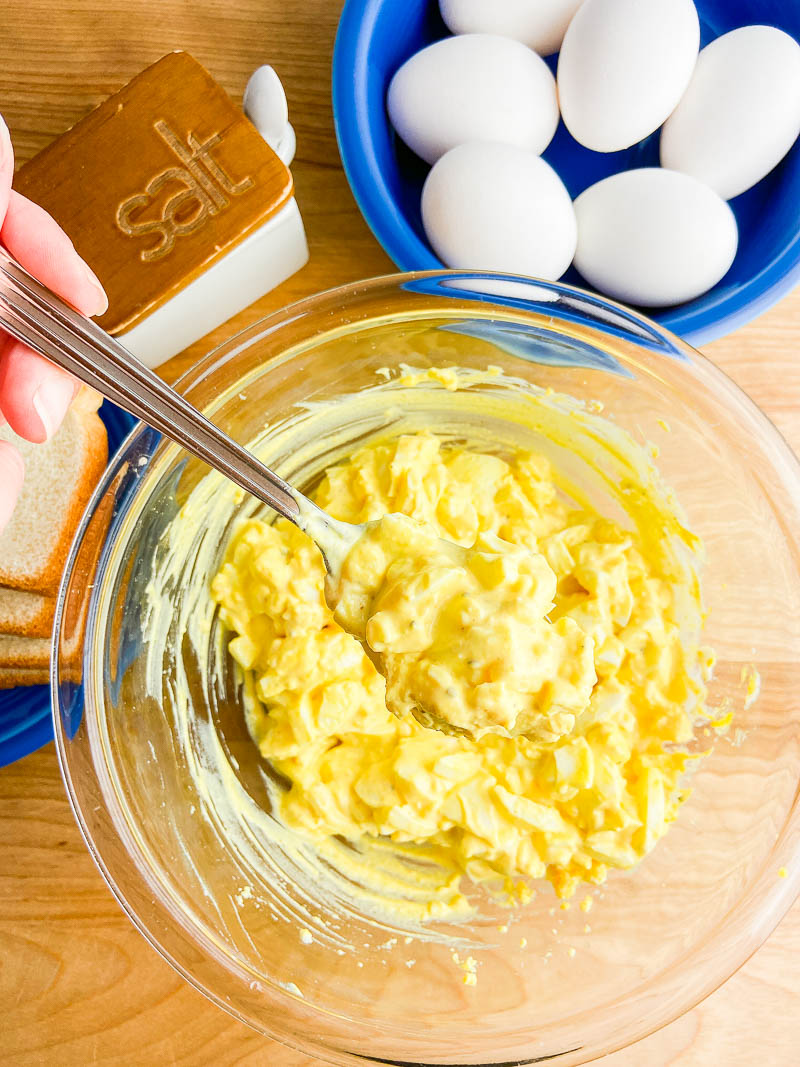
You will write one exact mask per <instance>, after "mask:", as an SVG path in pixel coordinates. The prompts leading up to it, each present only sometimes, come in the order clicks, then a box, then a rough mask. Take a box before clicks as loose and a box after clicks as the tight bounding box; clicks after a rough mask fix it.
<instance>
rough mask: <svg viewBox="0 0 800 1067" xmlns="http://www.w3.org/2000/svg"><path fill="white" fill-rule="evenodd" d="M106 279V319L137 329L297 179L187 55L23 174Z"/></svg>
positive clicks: (267, 213) (25, 186) (285, 196)
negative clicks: (294, 178) (139, 324)
mask: <svg viewBox="0 0 800 1067" xmlns="http://www.w3.org/2000/svg"><path fill="white" fill-rule="evenodd" d="M14 187H15V188H16V189H17V190H18V191H19V192H20V193H22V194H23V195H24V196H27V197H29V198H30V199H31V200H34V201H35V202H36V203H38V204H40V205H41V206H42V207H44V208H45V209H46V210H47V211H49V212H50V214H51V215H53V216H54V218H55V219H56V220H57V221H58V222H59V223H60V225H61V226H62V227H63V228H64V230H65V231H66V232H67V233H68V234H69V236H70V237H71V238H72V240H73V242H74V244H75V247H76V248H77V250H78V252H79V253H80V254H81V256H83V258H84V259H85V260H86V261H87V263H89V265H90V266H91V267H92V269H93V270H94V271H95V273H96V274H97V276H98V277H99V278H100V281H101V282H102V283H103V285H104V286H105V289H106V292H107V293H108V298H109V309H108V311H107V313H106V314H105V315H104V316H103V317H102V318H101V319H100V320H99V321H100V323H101V325H102V326H103V327H104V328H105V329H106V330H107V331H108V332H109V333H112V334H118V333H123V332H124V331H126V330H129V329H131V328H132V327H133V326H135V325H136V324H137V323H138V322H140V321H141V320H142V319H144V318H146V317H147V316H148V315H150V314H151V313H152V312H153V311H155V309H156V308H158V307H160V306H161V305H162V304H164V303H165V302H166V301H168V300H169V299H170V298H171V297H172V296H174V295H175V294H176V293H177V292H179V291H180V290H181V289H183V288H184V287H185V286H186V285H187V284H188V283H189V282H191V281H192V280H194V279H195V278H196V277H197V276H198V275H200V274H202V273H203V272H204V271H205V270H207V269H208V268H209V267H210V266H211V265H212V264H214V263H216V262H217V261H218V260H219V259H221V258H222V257H223V256H225V255H226V253H228V252H229V251H231V249H233V248H234V247H235V246H236V245H237V244H239V243H240V242H241V241H242V240H244V238H245V237H247V236H248V234H250V233H251V232H252V231H253V230H255V229H257V228H258V227H260V226H261V225H263V224H264V223H265V222H266V221H267V220H268V219H269V218H271V217H272V216H273V215H275V214H276V213H277V212H278V211H279V210H280V209H281V208H282V207H283V206H284V205H285V204H286V203H287V202H288V201H289V199H290V198H291V196H292V188H293V185H292V176H291V174H290V172H289V170H288V168H287V167H286V166H285V165H284V163H283V162H282V161H281V160H280V159H279V158H278V157H277V156H276V155H275V153H274V152H273V151H272V149H271V148H270V147H269V145H267V144H266V142H265V141H264V140H263V138H262V137H261V135H260V134H259V133H258V132H257V130H256V129H255V127H254V126H253V125H252V124H251V123H250V121H249V120H248V119H246V118H245V116H244V115H243V114H242V112H241V111H240V110H239V109H238V108H237V107H235V106H234V104H233V103H232V101H231V99H230V98H229V96H228V95H227V93H226V92H225V90H224V89H223V88H222V87H221V86H220V85H218V84H217V83H216V82H215V81H214V79H213V78H212V77H211V75H210V74H209V73H208V71H206V70H205V68H204V67H203V66H202V65H201V64H200V63H198V62H197V61H196V60H195V59H193V58H192V57H191V56H190V55H189V54H188V53H187V52H173V53H171V54H170V55H167V56H164V58H163V59H160V60H159V61H158V62H157V63H154V64H153V65H152V66H151V67H148V68H147V69H146V70H144V71H143V72H142V73H141V74H139V75H137V77H135V78H134V79H133V80H132V81H131V82H129V83H128V84H127V85H126V86H125V87H124V88H123V89H121V90H120V91H119V92H118V93H115V94H114V95H113V96H111V97H109V98H108V100H106V101H105V102H104V103H102V104H100V106H99V107H97V108H96V109H95V110H94V111H92V112H91V113H90V114H89V115H87V116H86V118H84V119H82V120H81V121H80V122H79V123H77V125H75V126H73V127H72V129H71V130H68V131H67V133H65V134H64V135H63V136H62V137H59V138H58V140H56V141H55V142H53V144H51V145H50V146H49V147H48V148H46V149H45V150H44V151H43V152H40V153H39V155H37V156H36V157H35V158H34V159H32V160H30V162H29V163H26V164H25V165H24V166H23V167H21V168H20V170H19V171H18V172H17V174H16V176H15V178H14Z"/></svg>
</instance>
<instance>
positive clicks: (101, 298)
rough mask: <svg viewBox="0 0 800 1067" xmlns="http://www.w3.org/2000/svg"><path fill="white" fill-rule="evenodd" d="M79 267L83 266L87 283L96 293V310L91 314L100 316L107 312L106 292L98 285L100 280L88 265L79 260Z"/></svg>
mask: <svg viewBox="0 0 800 1067" xmlns="http://www.w3.org/2000/svg"><path fill="white" fill-rule="evenodd" d="M81 265H82V266H83V270H84V273H85V275H86V280H87V282H88V283H89V284H90V285H91V287H92V288H93V289H94V290H95V292H96V293H97V310H96V311H95V312H94V313H93V314H95V315H102V314H103V313H104V312H105V311H107V310H108V297H107V296H106V291H105V289H104V288H103V286H102V285H101V284H100V279H99V278H98V277H97V275H96V274H95V272H94V271H93V270H92V268H91V267H90V266H89V264H88V263H86V262H85V260H81Z"/></svg>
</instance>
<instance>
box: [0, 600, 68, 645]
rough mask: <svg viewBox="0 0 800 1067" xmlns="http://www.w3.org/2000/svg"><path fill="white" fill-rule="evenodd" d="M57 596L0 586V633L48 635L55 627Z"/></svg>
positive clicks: (21, 635)
mask: <svg viewBox="0 0 800 1067" xmlns="http://www.w3.org/2000/svg"><path fill="white" fill-rule="evenodd" d="M55 613H56V598H55V597H54V596H40V595H39V593H25V592H22V591H20V590H19V589H5V588H0V634H18V635H19V636H20V637H47V636H49V634H50V632H51V631H52V629H53V617H54V616H55Z"/></svg>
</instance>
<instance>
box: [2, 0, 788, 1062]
mask: <svg viewBox="0 0 800 1067" xmlns="http://www.w3.org/2000/svg"><path fill="white" fill-rule="evenodd" d="M338 14H339V4H338V3H337V2H336V0H307V2H305V3H303V2H299V0H238V2H236V3H234V2H232V0H68V2H59V3H53V0H5V2H4V3H3V5H2V20H0V112H2V114H3V115H4V116H5V118H6V121H7V122H8V125H9V127H10V129H11V133H12V137H13V140H14V143H15V146H16V150H17V155H18V161H19V162H24V161H25V160H26V159H28V158H30V156H31V155H33V154H34V153H35V152H37V151H39V150H40V149H41V148H43V147H44V146H45V145H47V144H48V143H49V142H50V141H51V140H52V139H53V138H54V137H55V136H56V135H58V134H59V133H61V132H62V131H63V130H64V129H66V128H67V127H68V126H69V125H71V124H72V123H73V122H75V121H76V120H77V119H79V118H81V116H83V115H84V114H85V113H86V112H87V110H88V109H89V108H90V107H92V106H94V105H95V104H97V103H98V102H99V101H100V100H101V99H103V97H104V96H106V95H107V94H109V93H111V92H113V91H114V90H116V89H118V88H119V87H120V86H121V85H122V84H123V83H124V82H126V81H127V80H128V79H130V78H131V77H132V76H133V75H134V74H136V73H137V72H138V71H139V70H141V69H142V68H143V67H145V66H146V65H147V64H149V63H152V62H153V61H154V60H156V59H158V58H159V57H160V56H162V55H163V54H164V53H166V52H167V51H169V50H170V49H173V48H185V49H187V50H188V51H190V52H191V53H192V54H193V55H195V56H196V58H197V59H199V60H200V62H201V63H203V64H204V65H205V66H206V67H207V68H208V69H209V70H210V71H211V73H212V74H214V75H215V77H216V78H217V79H218V80H220V81H221V82H222V84H223V85H224V86H225V87H226V89H228V91H229V92H230V93H231V94H232V95H233V96H234V98H235V99H237V100H238V99H240V98H241V94H242V91H243V89H244V85H245V82H246V80H247V77H248V75H249V74H250V73H251V71H252V70H253V69H254V68H255V67H256V66H258V65H259V64H261V63H265V62H270V63H272V64H273V65H274V66H275V68H276V69H277V71H278V73H279V74H280V76H281V78H282V79H283V82H284V85H285V87H286V91H287V95H288V98H289V106H290V113H291V120H292V122H293V124H294V126H295V129H296V131H297V146H298V153H297V159H296V161H295V163H294V164H293V167H292V171H293V173H294V176H295V180H296V186H297V199H298V202H299V204H300V209H301V211H302V214H303V218H304V220H305V224H306V229H307V231H308V238H309V245H310V249H311V260H310V262H309V264H308V265H307V266H306V267H305V268H304V269H303V270H302V271H300V273H299V274H297V275H295V277H293V278H291V279H290V280H289V281H288V282H286V283H285V284H284V285H282V286H281V287H280V288H279V289H277V290H275V291H274V292H273V293H270V294H269V295H267V296H266V297H264V298H263V299H262V300H260V301H259V302H258V303H257V304H255V305H253V306H252V307H251V308H249V309H248V310H247V311H245V312H243V313H242V314H241V315H239V316H238V317H237V318H236V319H235V320H233V321H232V322H230V323H228V324H227V325H226V326H223V327H221V328H220V329H219V330H217V331H216V332H215V333H214V334H213V335H211V336H209V337H208V338H205V339H204V340H203V341H201V342H199V343H198V344H197V345H195V346H193V348H192V349H191V350H189V352H187V353H185V354H184V355H182V356H180V357H178V358H177V359H175V360H173V361H172V362H171V363H170V364H169V365H167V367H166V368H164V370H165V373H166V375H167V376H168V377H170V378H172V377H174V376H175V375H177V374H178V373H179V372H180V371H181V370H182V369H183V368H184V367H186V366H187V365H188V364H189V363H190V362H192V361H193V360H194V359H195V358H196V357H197V356H198V355H199V354H200V353H201V352H202V351H205V350H207V349H208V348H209V347H210V346H211V345H212V344H214V343H216V342H218V341H220V340H222V338H223V337H225V336H227V335H229V334H230V333H231V332H232V331H233V330H234V329H238V328H240V327H243V326H245V325H247V324H248V323H250V322H252V321H254V320H255V319H257V318H259V317H260V316H262V315H264V314H265V313H267V312H269V311H271V310H273V309H275V308H278V307H280V306H282V305H284V304H286V303H288V302H289V301H291V300H294V299H297V298H299V297H302V296H305V295H308V294H310V293H313V292H315V291H317V290H320V289H324V288H328V287H330V286H333V285H339V284H341V283H343V282H348V281H351V280H354V279H356V278H360V277H366V276H369V275H374V274H380V273H383V272H386V271H389V270H391V263H390V262H389V260H388V259H387V258H386V256H385V255H384V253H383V252H382V251H381V249H380V248H379V246H378V245H377V243H376V242H375V240H374V239H373V237H372V235H371V234H370V232H369V230H368V229H367V227H366V225H365V224H364V222H363V220H362V219H361V216H360V215H359V213H358V211H357V209H356V205H355V203H354V201H353V198H352V196H351V194H350V192H349V189H348V186H347V183H346V181H345V178H344V174H343V173H342V169H341V166H340V163H339V156H338V152H337V149H336V142H335V138H334V132H333V121H332V117H331V108H330V88H329V86H330V62H331V50H332V47H333V40H334V34H335V29H336V21H337V18H338ZM109 165H111V161H109ZM707 354H708V355H709V356H710V357H711V358H712V359H714V360H715V361H716V362H717V363H718V365H719V366H720V367H722V369H723V370H725V371H726V372H727V373H728V374H729V375H730V376H731V377H732V378H733V379H735V381H737V382H738V383H739V385H741V386H742V387H743V388H744V389H745V390H746V391H747V392H748V393H749V394H750V395H751V396H752V397H753V398H754V400H755V401H756V402H757V403H758V404H759V405H760V406H761V407H762V408H763V409H764V410H765V411H766V412H767V413H768V414H769V415H770V416H771V418H772V419H773V420H774V422H775V423H776V425H777V426H778V428H779V429H780V430H781V431H782V432H783V434H784V435H785V436H786V437H787V438H788V440H789V442H790V444H791V445H792V446H793V447H794V448H795V450H800V366H798V359H800V290H798V291H797V292H795V294H793V295H792V296H791V297H789V298H787V299H786V300H784V301H783V303H781V304H780V305H779V306H778V307H776V308H774V309H773V310H772V311H770V312H769V313H768V314H766V315H764V316H763V317H762V318H761V319H759V320H758V321H757V322H755V323H753V324H752V325H750V326H748V327H746V328H745V329H742V330H740V331H738V332H737V333H736V334H735V335H734V336H732V337H728V338H726V339H724V340H722V341H718V342H716V343H715V344H713V345H709V346H708V349H707ZM316 1062H317V1061H315V1060H312V1059H309V1058H308V1057H307V1056H304V1055H301V1054H300V1053H297V1052H293V1051H291V1050H288V1049H284V1048H283V1047H282V1046H278V1045H276V1044H274V1043H272V1042H270V1041H267V1040H265V1039H264V1038H262V1037H260V1036H259V1035H258V1034H256V1033H254V1032H253V1031H251V1030H249V1029H248V1028H247V1027H245V1026H244V1025H242V1024H241V1023H239V1022H237V1021H235V1020H233V1019H232V1018H230V1017H229V1016H228V1015H226V1014H225V1013H224V1012H222V1011H221V1010H220V1009H219V1008H217V1007H215V1006H214V1005H212V1004H210V1003H208V1002H207V1001H206V1000H205V999H204V998H203V997H202V996H201V995H200V994H199V993H198V992H196V991H195V990H194V989H192V988H190V987H189V986H188V985H187V984H186V983H185V982H184V981H183V980H182V979H181V978H179V977H178V975H177V974H176V973H175V972H174V971H173V970H172V969H171V968H170V967H169V966H168V965H167V964H166V963H165V962H164V961H163V960H162V959H160V958H159V957H158V956H157V955H156V953H155V952H154V951H153V950H152V949H151V948H150V947H149V945H147V944H146V943H145V941H144V939H143V938H142V937H141V936H140V935H139V934H138V933H137V932H136V931H135V930H134V929H133V927H132V926H131V925H130V923H129V922H128V920H127V919H126V918H125V916H124V915H123V914H122V912H121V910H120V908H119V906H118V905H117V904H116V902H115V901H114V900H113V898H112V897H111V894H110V893H109V892H108V890H107V889H106V887H105V885H104V883H103V881H102V879H101V877H100V875H99V873H98V872H97V870H96V868H95V867H94V865H93V863H92V861H91V859H90V858H89V855H88V853H87V851H86V848H85V846H84V844H83V841H82V839H81V837H80V834H79V833H78V829H77V827H76V825H75V823H74V821H73V818H72V815H71V813H70V809H69V806H68V804H67V801H66V798H65V795H64V790H63V787H62V784H61V779H60V777H59V773H58V767H57V764H56V758H55V753H54V751H53V746H52V745H50V746H48V747H47V748H45V749H44V750H42V751H41V752H38V753H36V754H35V755H33V756H30V757H28V758H27V759H25V760H23V761H21V762H20V763H17V764H16V765H14V766H12V767H8V768H5V769H4V770H2V771H0V1063H2V1064H4V1065H7V1067H23V1065H24V1067H27V1065H31V1064H58V1065H60V1067H72V1065H84V1064H90V1063H103V1064H131V1065H139V1064H141V1065H167V1064H186V1065H191V1067H195V1065H197V1067H200V1065H205V1064H209V1065H210V1064H214V1065H217V1067H224V1065H231V1064H241V1065H243V1064H248V1065H254V1067H255V1065H268V1067H311V1065H312V1064H315V1063H316ZM599 1063H601V1064H602V1065H603V1067H639V1065H647V1067H662V1065H666V1064H677V1065H681V1067H701V1065H702V1067H706V1065H708V1064H725V1065H726V1067H750V1065H753V1064H760V1063H763V1064H767V1065H770V1067H795V1065H796V1064H798V1063H800V903H798V904H795V906H794V908H793V909H792V910H791V912H790V913H789V914H788V915H787V916H786V918H785V919H784V921H783V922H782V923H781V925H780V927H779V928H778V929H777V930H776V931H775V933H774V934H773V935H772V937H771V938H770V939H769V941H768V942H767V943H766V944H765V945H764V946H763V947H762V948H761V949H760V950H759V952H757V953H756V955H755V956H754V957H753V958H752V959H751V960H750V961H749V962H748V963H747V964H746V965H745V966H744V967H743V968H742V969H741V970H740V971H739V972H738V974H736V975H735V976H734V977H733V978H732V979H731V980H730V981H729V982H727V983H726V985H725V986H723V987H722V988H721V989H720V990H718V991H717V992H716V993H714V994H713V995H712V996H710V997H709V998H708V999H707V1000H706V1001H705V1002H704V1003H702V1004H701V1005H699V1006H698V1007H697V1008H695V1009H694V1011H692V1012H690V1013H689V1014H687V1015H686V1016H684V1017H683V1018H682V1019H680V1020H678V1021H677V1022H675V1023H673V1024H672V1025H670V1026H668V1027H666V1028H665V1029H663V1030H661V1031H660V1032H658V1033H656V1034H653V1035H651V1036H650V1037H649V1038H647V1039H646V1040H644V1041H642V1042H639V1043H638V1044H637V1045H635V1046H632V1047H631V1048H629V1049H627V1050H625V1051H622V1052H619V1053H616V1054H615V1055H613V1056H610V1057H607V1058H606V1059H604V1060H601V1061H599Z"/></svg>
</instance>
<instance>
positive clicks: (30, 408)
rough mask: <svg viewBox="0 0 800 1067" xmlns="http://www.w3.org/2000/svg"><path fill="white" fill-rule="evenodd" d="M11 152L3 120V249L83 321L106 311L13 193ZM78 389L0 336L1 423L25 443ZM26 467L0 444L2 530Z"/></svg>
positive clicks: (53, 231)
mask: <svg viewBox="0 0 800 1067" xmlns="http://www.w3.org/2000/svg"><path fill="white" fill-rule="evenodd" d="M13 174H14V150H13V148H12V146H11V138H10V136H9V133H8V127H7V126H6V124H5V122H4V121H3V118H2V116H0V244H2V245H3V246H4V247H5V248H6V249H8V251H9V252H10V253H11V255H12V256H14V257H15V258H16V259H17V261H18V262H19V263H20V264H21V265H22V266H23V267H24V268H25V270H27V271H28V272H29V273H30V274H33V275H34V276H35V277H36V278H38V279H39V280H40V281H42V282H44V284H45V285H47V286H49V287H50V288H51V289H52V290H53V291H54V292H56V293H58V294H59V296H62V297H63V298H64V299H65V300H67V301H68V302H69V303H70V304H72V306H73V307H75V308H77V310H78V311H82V312H83V313H84V315H102V313H103V312H104V311H105V310H106V308H107V307H108V300H107V299H106V294H105V292H104V291H103V287H102V285H101V284H100V282H99V281H98V280H97V278H96V277H95V275H94V274H93V273H92V271H91V270H90V269H89V267H88V266H87V265H86V264H85V263H84V262H83V260H82V259H81V258H80V256H79V255H78V253H77V252H76V251H75V249H74V247H73V245H72V242H71V241H70V239H69V238H68V237H67V235H66V234H65V233H64V231H63V230H62V229H61V227H60V226H59V225H58V224H57V223H56V222H55V220H54V219H52V218H51V217H50V215H48V214H47V212H46V211H43V210H42V208H40V207H38V206H37V205H36V204H33V203H31V201H30V200H26V198H25V197H24V196H20V194H19V193H17V192H14V190H12V188H11V179H12V177H13ZM78 388H79V385H78V382H77V381H76V380H75V379H74V378H72V377H71V376H70V375H69V374H67V373H66V372H65V371H62V370H60V369H59V368H58V367H55V366H54V365H53V364H52V363H50V362H48V360H46V359H43V358H42V357H41V356H38V355H36V353H35V352H32V351H31V350H30V349H29V348H26V346H25V345H23V344H21V343H20V342H19V341H15V340H14V339H13V338H11V337H9V336H8V334H5V333H3V331H2V330H1V329H0V424H2V423H3V422H7V423H8V425H9V426H10V427H11V429H12V430H14V432H15V433H17V434H19V436H20V437H24V438H26V439H27V440H28V441H36V442H41V441H46V440H47V439H48V437H50V436H51V435H52V434H54V433H55V431H56V430H57V429H58V427H59V426H60V425H61V421H62V419H63V418H64V416H65V415H66V413H67V409H68V408H69V406H70V404H71V403H72V399H73V397H74V396H75V393H76V392H77V390H78ZM23 478H24V468H23V462H22V456H21V455H20V454H19V452H18V450H17V449H16V448H15V447H14V446H13V445H12V444H10V443H9V442H8V441H0V531H2V529H3V527H4V526H5V525H6V523H7V522H8V520H9V519H10V518H11V513H12V512H13V510H14V505H15V504H16V502H17V497H18V496H19V491H20V489H21V488H22V482H23Z"/></svg>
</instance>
